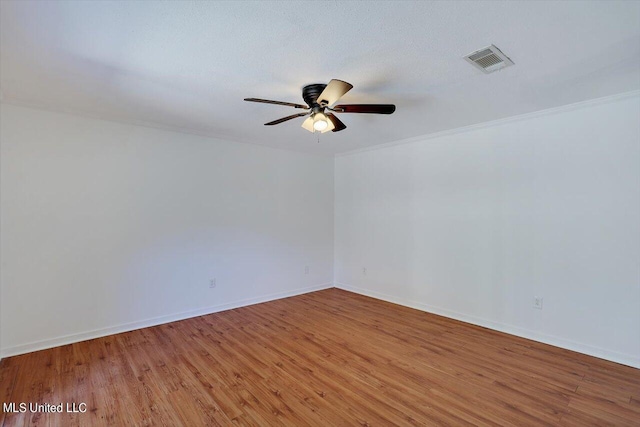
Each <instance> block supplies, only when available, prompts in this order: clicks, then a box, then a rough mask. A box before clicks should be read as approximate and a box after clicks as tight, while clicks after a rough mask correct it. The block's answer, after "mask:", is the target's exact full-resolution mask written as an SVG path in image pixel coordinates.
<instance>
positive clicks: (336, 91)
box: [317, 79, 353, 106]
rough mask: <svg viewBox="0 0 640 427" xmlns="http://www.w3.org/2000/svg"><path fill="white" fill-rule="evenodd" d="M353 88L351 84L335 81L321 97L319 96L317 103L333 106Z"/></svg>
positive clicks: (330, 83)
mask: <svg viewBox="0 0 640 427" xmlns="http://www.w3.org/2000/svg"><path fill="white" fill-rule="evenodd" d="M352 87H353V85H352V84H351V83H347V82H343V81H342V80H337V79H333V80H331V81H330V82H329V84H328V85H327V87H325V88H324V90H323V91H322V93H321V94H320V96H318V100H317V102H318V104H320V105H322V106H327V105H333V104H335V103H336V102H337V101H338V99H340V98H341V97H342V96H343V95H344V94H345V93H347V92H349V91H350V90H351V88H352Z"/></svg>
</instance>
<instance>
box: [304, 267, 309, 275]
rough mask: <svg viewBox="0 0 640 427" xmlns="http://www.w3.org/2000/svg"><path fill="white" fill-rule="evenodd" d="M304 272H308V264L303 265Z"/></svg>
mask: <svg viewBox="0 0 640 427" xmlns="http://www.w3.org/2000/svg"><path fill="white" fill-rule="evenodd" d="M304 274H309V266H308V265H305V266H304Z"/></svg>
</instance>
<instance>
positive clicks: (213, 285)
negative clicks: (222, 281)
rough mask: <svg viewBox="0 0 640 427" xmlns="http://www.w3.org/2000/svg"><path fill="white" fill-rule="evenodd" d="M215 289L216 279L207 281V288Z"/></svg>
mask: <svg viewBox="0 0 640 427" xmlns="http://www.w3.org/2000/svg"><path fill="white" fill-rule="evenodd" d="M215 287H216V279H215V277H214V278H213V279H211V280H209V288H211V289H213V288H215Z"/></svg>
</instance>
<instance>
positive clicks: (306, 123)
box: [302, 117, 313, 132]
mask: <svg viewBox="0 0 640 427" xmlns="http://www.w3.org/2000/svg"><path fill="white" fill-rule="evenodd" d="M302 127H303V128H305V129H306V130H308V131H309V132H313V117H308V118H307V120H305V121H304V122H302Z"/></svg>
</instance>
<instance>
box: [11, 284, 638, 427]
mask: <svg viewBox="0 0 640 427" xmlns="http://www.w3.org/2000/svg"><path fill="white" fill-rule="evenodd" d="M0 401H2V402H3V403H4V402H16V403H19V402H38V403H52V404H58V403H66V402H70V403H76V404H79V403H81V402H84V403H86V405H87V411H86V412H85V413H75V414H74V413H72V414H68V413H63V414H57V413H36V414H31V413H28V412H27V413H6V414H4V413H3V414H0V426H20V425H37V426H74V425H77V426H80V425H82V426H86V425H105V426H125V425H136V426H137V425H140V426H147V425H148V426H151V425H167V426H179V425H184V426H224V425H255V426H277V425H281V426H305V425H311V426H333V425H335V426H345V425H354V426H389V425H406V426H417V425H420V426H424V425H452V426H464V425H474V426H480V425H482V426H483V425H492V426H497V425H500V426H505V425H508V426H529V425H531V426H534V425H558V426H588V425H597V426H606V425H611V426H639V425H640V370H638V369H634V368H630V367H627V366H623V365H619V364H615V363H611V362H607V361H604V360H601V359H596V358H593V357H589V356H585V355H582V354H579V353H574V352H571V351H568V350H563V349H559V348H556V347H552V346H548V345H544V344H540V343H537V342H533V341H529V340H526V339H522V338H518V337H514V336H510V335H506V334H502V333H499V332H495V331H491V330H488V329H484V328H481V327H477V326H473V325H469V324H466V323H462V322H457V321H454V320H450V319H446V318H443V317H439V316H435V315H431V314H427V313H423V312H421V311H417V310H412V309H409V308H406V307H401V306H398V305H394V304H390V303H386V302H382V301H378V300H375V299H372V298H367V297H364V296H361V295H357V294H353V293H350V292H346V291H342V290H338V289H328V290H324V291H319V292H314V293H310V294H306V295H301V296H296V297H292V298H287V299H282V300H278V301H272V302H268V303H264V304H258V305H253V306H249V307H243V308H239V309H235V310H229V311H225V312H221V313H216V314H211V315H207V316H201V317H196V318H193V319H188V320H184V321H181V322H174V323H169V324H165V325H161V326H156V327H152V328H145V329H140V330H137V331H133V332H128V333H123V334H118V335H113V336H109V337H105V338H99V339H95V340H90V341H85V342H81V343H77V344H72V345H66V346H62V347H57V348H53V349H50V350H43V351H39V352H34V353H29V354H25V355H21V356H16V357H11V358H8V359H4V360H3V361H2V362H1V364H0Z"/></svg>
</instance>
